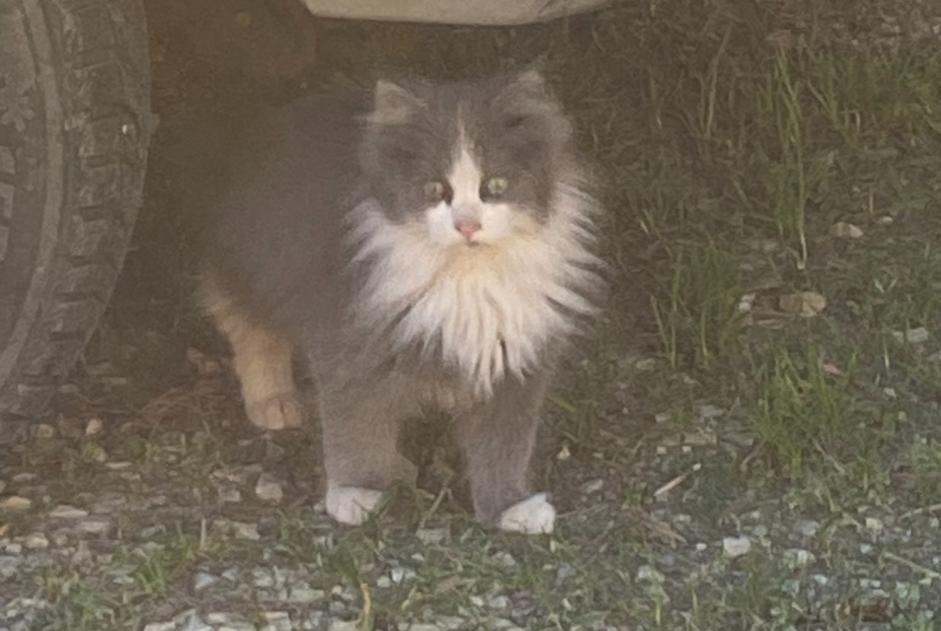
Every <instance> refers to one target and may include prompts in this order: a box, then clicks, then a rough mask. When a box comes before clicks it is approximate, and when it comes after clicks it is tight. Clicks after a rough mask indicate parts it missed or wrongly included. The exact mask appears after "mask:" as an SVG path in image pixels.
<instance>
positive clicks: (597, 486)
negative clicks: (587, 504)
mask: <svg viewBox="0 0 941 631" xmlns="http://www.w3.org/2000/svg"><path fill="white" fill-rule="evenodd" d="M603 488H604V480H602V479H601V478H597V479H594V480H589V481H588V482H586V483H585V484H583V485H582V493H586V494H588V493H597V492H598V491H600V490H601V489H603Z"/></svg>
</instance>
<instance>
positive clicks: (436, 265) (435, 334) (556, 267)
mask: <svg viewBox="0 0 941 631" xmlns="http://www.w3.org/2000/svg"><path fill="white" fill-rule="evenodd" d="M596 212H597V206H596V204H595V202H594V200H592V198H591V197H590V196H589V195H587V194H585V193H583V192H581V191H580V190H578V189H577V188H576V187H574V186H571V185H565V184H563V185H560V186H558V187H557V190H556V193H555V196H554V202H553V211H552V213H551V218H550V219H549V220H548V222H547V223H546V225H545V226H544V227H543V228H539V229H536V230H535V231H530V230H527V231H525V233H524V232H523V231H520V232H519V233H512V234H510V235H508V236H506V237H505V238H502V239H500V240H498V241H496V242H493V243H483V244H480V245H476V246H468V245H467V244H465V243H463V242H459V243H452V244H449V245H447V246H443V245H442V244H440V243H435V242H434V241H433V240H432V239H430V238H429V234H428V231H427V228H426V227H425V226H424V224H407V225H396V224H393V223H391V222H390V221H389V220H388V219H387V218H386V217H385V215H384V214H383V213H382V211H381V210H380V209H379V208H378V207H377V205H376V203H375V202H374V201H367V202H364V203H363V204H360V205H359V206H358V207H357V208H356V209H354V211H353V213H352V216H351V220H352V223H353V231H352V242H353V244H354V245H355V246H356V248H357V254H356V256H355V258H354V262H355V263H366V264H368V270H369V273H368V276H367V279H366V282H365V284H364V286H363V287H362V288H361V293H360V294H359V299H358V301H357V303H356V310H357V315H358V317H359V318H361V322H362V323H363V324H365V325H366V326H371V327H379V326H381V325H382V324H386V323H389V322H391V321H392V320H393V319H394V318H395V317H396V316H398V315H400V314H402V313H403V312H404V316H403V317H402V318H401V319H400V320H399V321H398V322H396V324H395V326H394V328H393V330H392V335H393V342H394V344H395V345H396V347H397V348H405V347H408V346H411V345H415V344H418V345H420V346H422V347H424V348H429V347H435V346H437V348H438V349H440V353H441V356H442V359H443V360H444V361H445V362H446V363H447V364H450V365H453V366H456V367H457V368H458V369H459V371H460V373H461V374H463V375H464V377H465V378H466V379H467V381H468V383H469V385H471V387H473V389H474V390H475V392H476V393H477V394H478V395H482V396H489V395H490V394H491V393H492V391H493V385H494V384H495V383H497V382H498V381H500V380H501V379H502V378H503V377H504V376H505V375H506V374H507V373H511V374H514V375H516V376H518V377H520V378H522V377H524V375H525V374H526V373H527V371H528V370H530V369H531V368H533V367H535V366H536V365H537V364H538V362H539V360H540V357H541V356H542V354H543V352H544V351H545V350H546V348H547V346H549V345H550V344H553V343H554V342H556V341H559V340H560V339H564V338H565V337H567V336H568V335H569V334H571V333H572V332H573V330H574V328H575V322H574V320H575V319H576V318H575V317H574V316H577V315H585V314H589V313H591V312H593V311H594V307H593V305H592V304H591V303H590V302H589V300H588V299H587V298H586V297H585V295H584V294H585V292H586V290H587V289H589V288H590V287H592V286H593V285H595V284H596V283H598V282H599V280H600V279H599V277H598V275H597V273H596V271H595V270H596V269H598V267H599V266H600V262H599V260H598V259H597V258H596V257H595V256H594V254H592V253H591V251H590V245H591V243H592V241H593V240H594V232H593V225H594V224H593V219H594V218H595V217H594V215H595V214H596ZM501 342H502V343H503V345H504V346H505V351H504V350H503V349H501Z"/></svg>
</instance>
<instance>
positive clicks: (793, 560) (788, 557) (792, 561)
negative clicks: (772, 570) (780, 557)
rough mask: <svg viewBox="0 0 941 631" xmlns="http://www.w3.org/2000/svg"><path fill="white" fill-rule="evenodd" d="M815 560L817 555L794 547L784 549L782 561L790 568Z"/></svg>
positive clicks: (799, 566)
mask: <svg viewBox="0 0 941 631" xmlns="http://www.w3.org/2000/svg"><path fill="white" fill-rule="evenodd" d="M816 560H817V557H815V556H814V554H813V552H810V551H809V550H802V549H799V548H794V549H790V550H785V551H784V562H785V563H786V564H787V566H788V567H790V568H791V569H795V568H801V567H807V566H808V565H810V564H811V563H813V562H814V561H816Z"/></svg>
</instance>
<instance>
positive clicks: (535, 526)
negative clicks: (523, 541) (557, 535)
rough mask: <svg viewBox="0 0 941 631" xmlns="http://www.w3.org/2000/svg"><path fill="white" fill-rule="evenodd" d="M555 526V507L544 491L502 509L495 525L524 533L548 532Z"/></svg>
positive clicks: (538, 533)
mask: <svg viewBox="0 0 941 631" xmlns="http://www.w3.org/2000/svg"><path fill="white" fill-rule="evenodd" d="M553 526H555V507H554V506H553V505H552V504H550V503H549V500H548V499H547V498H546V494H545V493H536V494H535V495H532V496H530V497H528V498H526V499H525V500H523V501H522V502H517V503H516V504H513V506H510V507H509V508H508V509H506V510H505V511H503V514H502V515H500V521H499V522H497V527H498V528H499V529H500V530H505V531H506V532H521V533H523V534H526V535H541V534H549V533H550V532H552V528H553Z"/></svg>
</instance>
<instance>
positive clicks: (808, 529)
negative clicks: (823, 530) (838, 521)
mask: <svg viewBox="0 0 941 631" xmlns="http://www.w3.org/2000/svg"><path fill="white" fill-rule="evenodd" d="M797 529H798V530H799V531H800V533H801V534H802V535H804V536H805V537H813V536H814V535H816V534H817V530H819V529H820V522H818V521H814V520H813V519H806V520H804V521H802V522H800V523H799V524H798V525H797Z"/></svg>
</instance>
